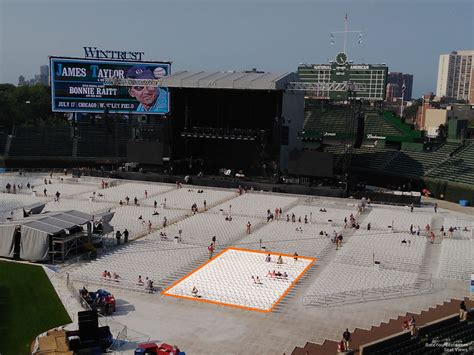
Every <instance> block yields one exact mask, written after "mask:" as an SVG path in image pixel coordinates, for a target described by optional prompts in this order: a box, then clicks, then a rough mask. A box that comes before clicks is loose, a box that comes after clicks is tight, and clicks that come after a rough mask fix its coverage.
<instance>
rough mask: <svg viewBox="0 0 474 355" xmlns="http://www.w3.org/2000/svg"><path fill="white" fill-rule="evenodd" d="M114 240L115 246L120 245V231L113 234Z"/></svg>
mask: <svg viewBox="0 0 474 355" xmlns="http://www.w3.org/2000/svg"><path fill="white" fill-rule="evenodd" d="M115 238H116V239H117V245H120V238H122V234H121V233H120V231H117V232H116V233H115Z"/></svg>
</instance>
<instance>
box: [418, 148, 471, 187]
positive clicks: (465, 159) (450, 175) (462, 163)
mask: <svg viewBox="0 0 474 355" xmlns="http://www.w3.org/2000/svg"><path fill="white" fill-rule="evenodd" d="M427 176H428V177H432V178H438V179H443V180H448V181H452V182H459V183H465V184H470V185H472V184H474V143H468V144H466V147H465V148H463V149H462V150H460V151H459V152H457V153H456V154H454V155H453V156H452V157H451V158H449V159H448V160H446V161H443V162H441V164H439V165H438V166H437V167H436V168H434V169H433V170H431V171H430V172H429V173H428V175H427Z"/></svg>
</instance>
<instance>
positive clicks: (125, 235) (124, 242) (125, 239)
mask: <svg viewBox="0 0 474 355" xmlns="http://www.w3.org/2000/svg"><path fill="white" fill-rule="evenodd" d="M127 243H128V230H127V228H125V230H124V231H123V244H127Z"/></svg>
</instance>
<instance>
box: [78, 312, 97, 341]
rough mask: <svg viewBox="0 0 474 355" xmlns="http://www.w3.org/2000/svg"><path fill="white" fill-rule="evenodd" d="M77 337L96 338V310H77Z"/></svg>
mask: <svg viewBox="0 0 474 355" xmlns="http://www.w3.org/2000/svg"><path fill="white" fill-rule="evenodd" d="M77 315H78V320H79V337H80V338H81V341H82V342H84V341H88V340H96V339H97V337H98V334H99V332H98V328H99V318H98V315H97V310H92V311H82V312H78V313H77Z"/></svg>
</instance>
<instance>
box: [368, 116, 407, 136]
mask: <svg viewBox="0 0 474 355" xmlns="http://www.w3.org/2000/svg"><path fill="white" fill-rule="evenodd" d="M364 133H365V134H366V135H367V134H374V135H377V136H385V137H386V136H392V137H393V136H396V137H401V136H403V133H402V132H401V131H400V130H398V129H397V128H396V127H394V126H393V125H391V124H390V123H388V122H387V121H386V120H385V119H384V118H383V116H382V115H379V114H377V113H367V114H366V115H365V127H364Z"/></svg>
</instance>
